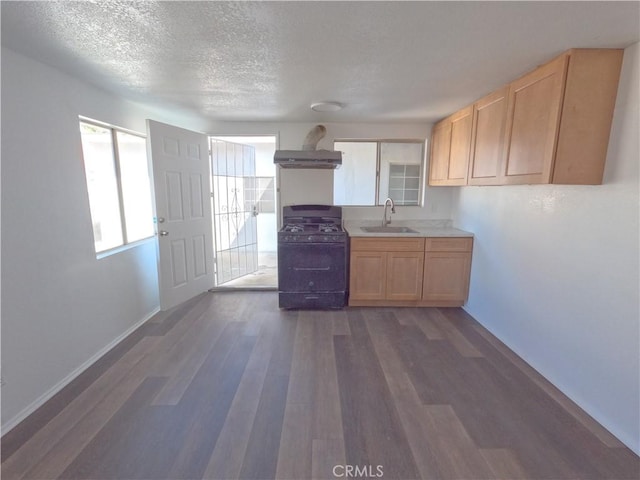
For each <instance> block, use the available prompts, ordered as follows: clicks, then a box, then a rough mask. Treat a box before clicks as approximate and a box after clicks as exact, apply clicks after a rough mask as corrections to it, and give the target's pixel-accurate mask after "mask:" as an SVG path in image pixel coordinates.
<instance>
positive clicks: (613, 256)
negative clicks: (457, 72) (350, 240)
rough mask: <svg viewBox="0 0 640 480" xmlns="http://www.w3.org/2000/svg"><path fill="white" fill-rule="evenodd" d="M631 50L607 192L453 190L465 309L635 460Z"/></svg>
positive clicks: (639, 421)
mask: <svg viewBox="0 0 640 480" xmlns="http://www.w3.org/2000/svg"><path fill="white" fill-rule="evenodd" d="M639 52H640V49H639V44H635V45H633V46H631V47H629V48H627V50H626V51H625V56H624V65H623V70H622V78H621V82H620V87H619V90H618V98H617V103H616V109H615V113H614V119H613V127H612V131H611V140H610V145H609V151H608V157H607V164H606V171H605V177H604V185H601V186H562V185H558V186H550V185H549V186H543V185H538V186H504V187H465V188H459V189H455V197H454V207H453V212H454V223H455V225H456V226H457V227H460V228H463V229H466V230H470V231H472V232H474V233H475V235H476V242H475V246H474V252H473V265H472V268H471V291H470V298H469V303H468V305H467V307H466V309H467V311H468V312H469V313H470V314H471V315H473V316H474V317H475V318H476V319H477V320H478V321H480V322H481V323H482V324H484V325H485V326H486V327H487V328H488V329H489V330H491V332H492V333H493V334H495V335H496V336H497V337H499V338H500V339H501V340H502V341H504V342H505V343H506V344H507V345H508V346H509V347H511V349H512V350H514V351H515V352H516V353H518V354H519V355H520V356H521V357H522V358H524V359H525V360H526V361H527V362H529V363H530V364H531V365H532V366H533V367H534V368H536V369H537V370H538V371H540V372H541V373H542V374H543V375H544V376H545V377H547V378H548V379H549V380H550V381H551V382H552V383H554V384H555V385H556V386H557V387H558V388H560V390H562V391H563V392H564V393H566V394H567V395H568V396H569V397H571V398H572V399H573V400H574V401H575V402H576V403H578V404H579V405H580V406H582V407H583V408H584V409H585V410H586V411H587V412H588V413H590V414H591V415H592V416H593V417H594V418H595V419H596V420H598V421H599V422H600V423H602V424H603V425H604V426H605V427H607V428H608V429H609V430H610V431H611V432H612V433H614V434H615V435H616V436H618V438H620V439H621V440H622V441H624V442H625V443H626V444H627V445H629V446H630V447H631V448H633V449H634V450H635V451H636V452H638V450H639V448H640V444H639V442H640V431H639V428H640V418H639V413H640V409H639V405H640V393H639V392H640V390H639V377H638V375H639V370H640V369H639V365H638V362H639V358H640V347H639V345H640V336H639V333H640V332H639V319H640V311H639V307H638V302H639V299H638V295H639V293H638V292H639V284H638V262H639V258H638V246H639V245H640V242H639V238H638V235H639V226H638V220H639V217H640V211H639V194H638V182H639V177H638V167H639V165H640V154H639V151H638V146H639V131H640V126H639V125H638V105H639V104H640V100H639V98H638V85H640V79H639V75H638V66H639V63H640V62H639Z"/></svg>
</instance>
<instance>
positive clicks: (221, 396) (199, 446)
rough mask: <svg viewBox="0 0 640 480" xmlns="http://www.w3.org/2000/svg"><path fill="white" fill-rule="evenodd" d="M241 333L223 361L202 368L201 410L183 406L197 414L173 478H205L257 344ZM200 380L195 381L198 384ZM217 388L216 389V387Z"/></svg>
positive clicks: (175, 463)
mask: <svg viewBox="0 0 640 480" xmlns="http://www.w3.org/2000/svg"><path fill="white" fill-rule="evenodd" d="M241 333H242V330H241V329H238V332H237V335H238V338H237V339H236V340H235V341H233V346H232V347H231V348H230V350H229V353H228V354H227V355H226V357H225V359H224V360H223V361H222V362H220V363H218V362H213V361H211V362H209V361H208V362H206V363H205V365H206V366H207V367H209V368H207V370H209V371H203V370H202V369H201V371H199V372H198V376H201V378H202V383H201V385H200V388H198V391H199V395H200V396H202V397H203V399H202V400H201V401H200V402H198V407H197V408H194V407H193V406H192V405H190V404H189V403H185V405H180V407H181V408H188V409H189V411H195V412H197V414H196V415H194V421H193V422H192V423H191V426H190V428H189V430H188V432H187V434H186V435H185V437H184V438H183V440H182V449H181V450H180V453H179V454H178V456H177V458H176V460H175V461H174V463H173V466H172V468H171V471H170V473H169V478H202V475H203V474H204V471H205V470H206V468H207V465H208V463H209V459H210V458H211V454H212V453H213V450H214V448H215V444H216V441H217V440H218V435H219V434H220V431H221V430H222V427H223V425H224V422H225V419H226V417H227V413H228V412H229V409H230V407H231V403H232V401H233V398H234V397H235V395H236V392H237V389H238V385H239V384H240V380H241V378H242V375H243V373H244V369H245V367H246V364H247V362H248V359H249V356H250V354H251V351H252V350H253V347H254V345H255V342H256V338H255V337H250V336H247V335H242V334H241ZM207 364H208V365H207ZM203 367H204V366H203ZM198 380H199V379H194V383H196V382H198ZM198 383H199V382H198ZM214 385H215V388H212V386H214ZM185 415H186V412H185Z"/></svg>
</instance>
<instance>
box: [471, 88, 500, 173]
mask: <svg viewBox="0 0 640 480" xmlns="http://www.w3.org/2000/svg"><path fill="white" fill-rule="evenodd" d="M508 98H509V87H503V88H501V89H500V90H498V91H496V92H494V93H491V94H490V95H487V96H486V97H484V98H482V99H480V100H478V101H477V102H476V103H475V105H474V108H473V125H474V128H473V135H472V139H471V162H470V164H469V181H468V183H469V185H498V184H500V183H501V181H502V179H501V178H500V177H501V173H500V169H501V168H502V165H503V164H504V156H505V153H506V147H507V145H506V143H505V132H506V124H507V105H508Z"/></svg>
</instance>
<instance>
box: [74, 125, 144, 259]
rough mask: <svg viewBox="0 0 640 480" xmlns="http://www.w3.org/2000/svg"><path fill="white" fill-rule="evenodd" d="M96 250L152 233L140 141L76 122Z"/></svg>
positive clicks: (110, 129) (113, 130)
mask: <svg viewBox="0 0 640 480" xmlns="http://www.w3.org/2000/svg"><path fill="white" fill-rule="evenodd" d="M80 135H81V138H82V154H83V157H84V168H85V175H86V179H87V188H88V191H89V206H90V209H91V220H92V223H93V238H94V242H95V249H96V253H100V252H104V251H107V250H110V249H112V248H116V247H120V246H122V245H126V244H129V243H133V242H136V241H138V240H142V239H145V238H149V237H152V236H153V234H154V226H153V205H152V198H151V179H150V174H149V162H148V160H147V147H146V139H145V137H144V136H142V135H138V134H134V133H130V132H126V131H123V130H120V129H118V128H114V127H111V126H106V125H102V124H99V123H93V122H89V121H84V120H82V121H80Z"/></svg>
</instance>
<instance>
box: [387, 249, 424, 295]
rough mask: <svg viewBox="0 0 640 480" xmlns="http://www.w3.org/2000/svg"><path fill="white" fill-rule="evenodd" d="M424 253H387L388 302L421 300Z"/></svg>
mask: <svg viewBox="0 0 640 480" xmlns="http://www.w3.org/2000/svg"><path fill="white" fill-rule="evenodd" d="M423 264H424V252H388V253H387V292H386V299H387V300H420V298H421V297H422V276H423V275H422V269H423Z"/></svg>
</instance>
